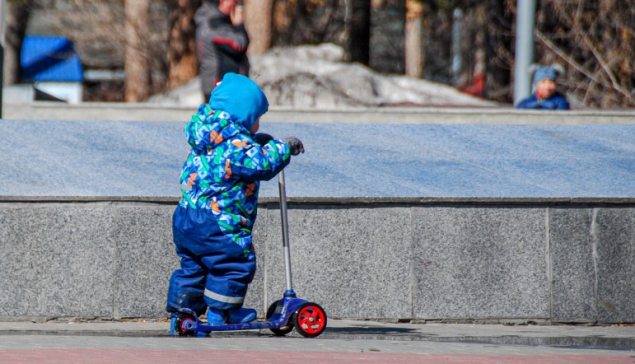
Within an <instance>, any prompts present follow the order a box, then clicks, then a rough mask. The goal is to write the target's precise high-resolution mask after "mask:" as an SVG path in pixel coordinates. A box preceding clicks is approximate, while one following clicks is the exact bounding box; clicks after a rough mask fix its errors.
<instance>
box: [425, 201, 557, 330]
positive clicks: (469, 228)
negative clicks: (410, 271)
mask: <svg viewBox="0 0 635 364" xmlns="http://www.w3.org/2000/svg"><path fill="white" fill-rule="evenodd" d="M545 226H546V222H545V209H544V208H486V207H479V208H472V207H460V208H459V207H456V208H455V207H430V208H414V212H413V230H414V239H415V247H414V257H415V258H414V275H415V277H416V281H415V285H414V292H413V302H414V303H413V305H414V313H415V317H417V318H425V319H443V318H457V319H458V318H464V319H483V318H491V317H498V318H546V317H548V315H549V285H548V278H547V257H546V254H547V252H546V242H545V240H546V233H545V228H546V227H545Z"/></svg>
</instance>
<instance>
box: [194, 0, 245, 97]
mask: <svg viewBox="0 0 635 364" xmlns="http://www.w3.org/2000/svg"><path fill="white" fill-rule="evenodd" d="M194 22H195V24H196V52H197V56H198V60H199V65H200V69H199V73H200V78H201V83H202V86H203V93H204V94H205V95H209V94H210V93H211V92H212V90H213V89H214V87H215V86H216V83H218V81H220V80H221V79H222V78H223V75H225V74H226V73H228V72H234V73H240V74H243V75H248V74H249V60H248V59H247V53H246V52H247V46H249V37H248V35H247V31H246V30H245V26H244V25H242V24H241V25H238V26H233V25H232V23H231V19H230V18H229V17H228V16H227V15H225V14H223V13H221V12H220V11H219V10H218V7H217V6H216V5H213V4H211V3H209V2H207V1H203V4H202V5H201V7H200V8H199V9H198V10H197V11H196V14H195V15H194ZM205 101H206V102H207V101H208V100H205Z"/></svg>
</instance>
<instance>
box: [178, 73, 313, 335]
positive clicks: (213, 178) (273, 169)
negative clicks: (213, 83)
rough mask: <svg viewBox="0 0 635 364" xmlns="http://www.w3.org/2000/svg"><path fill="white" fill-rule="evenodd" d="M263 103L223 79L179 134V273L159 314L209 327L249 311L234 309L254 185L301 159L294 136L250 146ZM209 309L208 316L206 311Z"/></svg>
mask: <svg viewBox="0 0 635 364" xmlns="http://www.w3.org/2000/svg"><path fill="white" fill-rule="evenodd" d="M268 107H269V103H268V102H267V98H266V96H265V94H264V93H263V92H262V90H261V89H260V88H259V87H258V85H257V84H256V83H255V82H253V81H252V80H250V79H249V78H247V77H245V76H241V75H238V74H235V73H228V74H226V75H225V76H224V77H223V80H222V82H221V83H220V84H219V85H218V86H217V87H216V88H215V89H214V91H213V92H212V95H211V97H210V100H209V106H208V105H205V104H202V105H201V106H200V107H199V109H198V112H197V113H196V114H195V115H193V116H192V119H191V121H190V122H189V123H188V124H187V126H186V127H185V135H186V137H187V140H188V142H189V144H190V146H191V150H190V154H189V156H188V158H187V160H186V161H185V164H184V165H183V169H182V172H181V185H183V186H184V189H183V190H182V194H183V198H182V199H181V201H180V202H179V205H178V207H177V208H176V211H175V212H174V216H173V226H172V231H173V237H174V244H175V245H176V253H177V254H178V256H179V257H180V258H181V268H180V269H177V270H176V271H175V272H174V273H173V274H172V277H171V278H170V286H169V291H168V299H167V311H168V312H170V313H171V314H172V317H173V320H172V321H174V317H175V315H176V313H177V312H178V310H179V309H180V308H190V309H192V310H194V311H195V312H196V313H197V314H198V315H202V314H204V313H205V311H206V310H207V320H208V322H209V323H210V324H215V325H220V324H225V323H244V322H250V321H253V320H254V319H255V318H256V310H254V309H248V308H242V305H243V301H244V299H245V295H246V293H247V287H248V285H249V284H250V283H251V281H252V279H253V277H254V274H255V272H256V256H255V254H254V250H253V247H252V234H251V231H252V228H253V225H254V222H255V220H256V207H257V206H256V205H257V203H258V188H259V181H261V180H269V179H271V178H273V177H274V176H276V175H277V174H278V173H279V172H280V171H281V170H282V169H283V168H284V167H285V166H286V165H287V164H289V162H290V159H291V158H290V156H291V155H298V154H299V153H301V152H304V147H303V146H302V142H300V140H298V139H297V138H294V137H289V138H286V139H284V140H270V141H268V142H261V143H263V145H260V144H258V142H256V141H255V140H254V138H256V139H258V138H257V136H256V135H255V134H254V133H256V132H257V130H258V127H259V118H260V117H261V116H262V115H263V114H264V113H265V112H267V109H268ZM208 308H209V309H208Z"/></svg>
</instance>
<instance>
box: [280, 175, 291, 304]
mask: <svg viewBox="0 0 635 364" xmlns="http://www.w3.org/2000/svg"><path fill="white" fill-rule="evenodd" d="M278 190H279V191H280V220H281V221H282V245H283V247H284V269H285V274H286V278H287V292H288V293H293V282H292V278H291V250H290V248H289V222H288V220H287V192H286V189H285V184H284V170H283V171H280V173H278ZM285 295H286V293H285Z"/></svg>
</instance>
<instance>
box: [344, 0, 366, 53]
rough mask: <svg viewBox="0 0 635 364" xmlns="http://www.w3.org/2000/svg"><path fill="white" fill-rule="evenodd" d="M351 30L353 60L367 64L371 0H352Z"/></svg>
mask: <svg viewBox="0 0 635 364" xmlns="http://www.w3.org/2000/svg"><path fill="white" fill-rule="evenodd" d="M349 32H350V33H349V34H350V38H349V39H350V54H351V61H353V62H360V63H363V64H366V65H367V64H368V61H369V60H370V1H369V0H352V12H351V22H350V29H349Z"/></svg>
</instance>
